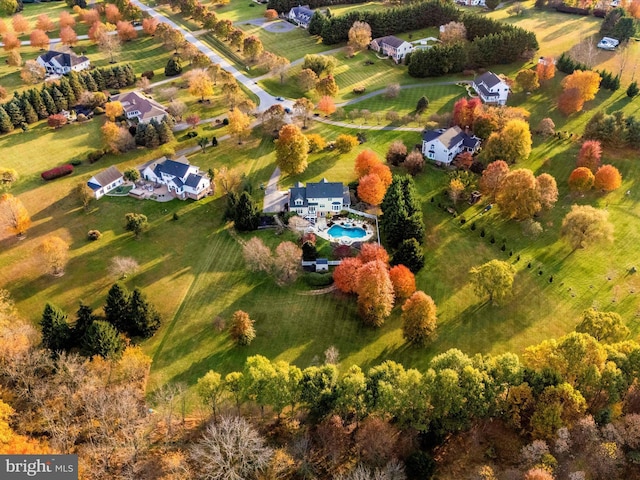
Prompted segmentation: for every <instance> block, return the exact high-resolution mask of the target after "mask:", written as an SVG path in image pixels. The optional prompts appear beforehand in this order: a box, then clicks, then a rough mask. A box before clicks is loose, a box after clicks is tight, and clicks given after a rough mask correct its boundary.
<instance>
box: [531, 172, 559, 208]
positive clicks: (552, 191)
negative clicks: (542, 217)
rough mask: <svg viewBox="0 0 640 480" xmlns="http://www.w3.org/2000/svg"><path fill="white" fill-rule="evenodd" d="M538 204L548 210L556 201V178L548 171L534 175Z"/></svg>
mask: <svg viewBox="0 0 640 480" xmlns="http://www.w3.org/2000/svg"><path fill="white" fill-rule="evenodd" d="M536 183H537V184H538V193H539V194H540V205H541V206H542V208H543V209H545V210H550V209H552V208H553V206H554V205H555V204H556V202H557V201H558V185H557V183H556V179H555V178H553V176H551V175H549V174H548V173H542V174H540V175H538V176H537V177H536Z"/></svg>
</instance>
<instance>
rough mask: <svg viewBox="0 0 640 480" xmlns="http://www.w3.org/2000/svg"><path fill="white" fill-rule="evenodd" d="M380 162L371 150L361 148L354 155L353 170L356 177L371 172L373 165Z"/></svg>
mask: <svg viewBox="0 0 640 480" xmlns="http://www.w3.org/2000/svg"><path fill="white" fill-rule="evenodd" d="M378 163H381V160H380V158H379V157H378V155H377V154H376V152H374V151H373V150H369V149H367V150H363V151H362V152H360V153H359V154H358V156H357V157H356V163H355V170H356V175H357V176H358V178H360V177H364V176H365V175H367V174H369V173H371V169H372V168H373V166H374V165H376V164H378Z"/></svg>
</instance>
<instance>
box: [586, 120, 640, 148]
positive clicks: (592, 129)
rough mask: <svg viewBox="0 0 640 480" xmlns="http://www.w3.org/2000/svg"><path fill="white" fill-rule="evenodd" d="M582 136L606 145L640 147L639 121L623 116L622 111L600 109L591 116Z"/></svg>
mask: <svg viewBox="0 0 640 480" xmlns="http://www.w3.org/2000/svg"><path fill="white" fill-rule="evenodd" d="M584 137H585V138H587V139H592V140H598V141H600V142H601V143H602V144H603V145H606V146H616V147H621V146H626V147H629V148H633V149H636V150H638V149H640V121H639V120H638V119H636V117H634V116H633V115H632V116H629V117H627V116H625V114H624V113H623V112H622V111H616V112H613V113H605V112H603V111H602V110H600V111H598V112H597V113H596V114H595V115H594V116H592V117H591V118H590V119H589V121H588V122H587V125H586V127H585V129H584Z"/></svg>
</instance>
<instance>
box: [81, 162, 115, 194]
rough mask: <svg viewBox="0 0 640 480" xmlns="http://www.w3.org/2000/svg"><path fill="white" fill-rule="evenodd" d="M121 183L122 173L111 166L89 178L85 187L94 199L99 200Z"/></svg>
mask: <svg viewBox="0 0 640 480" xmlns="http://www.w3.org/2000/svg"><path fill="white" fill-rule="evenodd" d="M123 183H124V177H123V176H122V173H120V171H119V170H118V169H117V168H116V167H114V166H111V167H109V168H107V169H106V170H103V171H102V172H100V173H98V174H97V175H94V176H93V177H91V178H90V179H89V181H88V182H87V185H88V186H89V188H90V189H91V190H93V195H94V196H95V197H96V198H100V197H102V196H103V195H105V194H107V193H109V192H110V191H111V190H113V189H114V188H117V187H118V186H120V185H122V184H123Z"/></svg>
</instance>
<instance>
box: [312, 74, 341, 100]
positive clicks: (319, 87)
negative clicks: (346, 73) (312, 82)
mask: <svg viewBox="0 0 640 480" xmlns="http://www.w3.org/2000/svg"><path fill="white" fill-rule="evenodd" d="M316 92H318V95H320V96H322V97H325V96H327V97H335V96H336V95H337V94H338V84H337V83H336V80H335V78H333V75H327V76H326V77H324V78H321V79H320V80H318V83H316Z"/></svg>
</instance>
